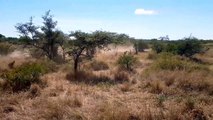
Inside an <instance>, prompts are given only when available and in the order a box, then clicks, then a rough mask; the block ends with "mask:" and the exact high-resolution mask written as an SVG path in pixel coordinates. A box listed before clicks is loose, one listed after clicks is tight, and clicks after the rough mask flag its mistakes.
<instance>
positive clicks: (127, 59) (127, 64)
mask: <svg viewBox="0 0 213 120" xmlns="http://www.w3.org/2000/svg"><path fill="white" fill-rule="evenodd" d="M137 61H138V60H137V58H136V57H134V55H132V54H130V53H127V52H125V53H124V54H123V55H121V56H120V57H119V59H118V60H117V64H118V65H120V67H123V68H125V69H127V70H132V67H133V66H134V65H135V64H136V63H137Z"/></svg>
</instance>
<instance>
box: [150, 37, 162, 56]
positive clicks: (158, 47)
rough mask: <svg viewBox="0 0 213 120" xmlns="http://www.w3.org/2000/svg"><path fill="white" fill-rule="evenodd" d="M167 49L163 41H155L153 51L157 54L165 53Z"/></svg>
mask: <svg viewBox="0 0 213 120" xmlns="http://www.w3.org/2000/svg"><path fill="white" fill-rule="evenodd" d="M164 49H165V44H164V43H163V42H162V41H156V40H155V41H153V42H152V50H153V51H155V52H156V53H157V54H158V53H161V52H163V51H164Z"/></svg>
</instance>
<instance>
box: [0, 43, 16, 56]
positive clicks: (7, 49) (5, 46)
mask: <svg viewBox="0 0 213 120" xmlns="http://www.w3.org/2000/svg"><path fill="white" fill-rule="evenodd" d="M13 51H14V48H13V47H12V45H11V44H9V43H0V55H7V54H9V53H11V52H13Z"/></svg>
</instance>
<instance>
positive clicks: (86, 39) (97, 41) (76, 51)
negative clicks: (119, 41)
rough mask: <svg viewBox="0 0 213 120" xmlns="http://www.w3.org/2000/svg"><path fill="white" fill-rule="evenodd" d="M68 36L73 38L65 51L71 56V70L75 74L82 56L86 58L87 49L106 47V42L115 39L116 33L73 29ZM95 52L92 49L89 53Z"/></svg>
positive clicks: (108, 42)
mask: <svg viewBox="0 0 213 120" xmlns="http://www.w3.org/2000/svg"><path fill="white" fill-rule="evenodd" d="M70 36H71V37H72V38H75V39H72V40H70V41H69V45H70V49H69V50H68V52H67V53H68V54H69V55H70V56H72V58H73V62H74V66H73V70H74V73H75V74H76V73H77V71H78V65H79V63H80V60H81V59H83V58H88V55H87V51H90V50H94V49H96V48H99V49H104V48H106V46H107V45H108V44H110V43H112V42H113V41H115V39H116V38H117V36H118V35H117V34H115V33H110V32H104V31H95V32H93V33H91V34H89V33H84V32H81V31H75V32H72V33H71V34H70ZM95 52H96V51H93V52H91V54H93V55H94V54H95ZM90 57H91V56H90Z"/></svg>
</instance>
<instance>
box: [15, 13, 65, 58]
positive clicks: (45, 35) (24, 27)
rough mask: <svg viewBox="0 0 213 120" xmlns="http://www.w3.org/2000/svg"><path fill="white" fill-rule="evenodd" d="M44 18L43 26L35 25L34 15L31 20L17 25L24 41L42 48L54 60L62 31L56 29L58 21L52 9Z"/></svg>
mask: <svg viewBox="0 0 213 120" xmlns="http://www.w3.org/2000/svg"><path fill="white" fill-rule="evenodd" d="M42 19H43V26H41V27H38V26H36V25H34V23H33V18H32V17H31V18H30V21H29V22H27V23H24V24H22V23H19V24H17V26H15V27H16V29H17V30H18V32H19V33H20V34H21V39H22V41H23V42H24V43H27V44H28V45H31V46H34V47H36V48H38V49H41V50H42V51H43V52H44V53H45V55H46V56H47V57H48V58H49V59H51V60H53V59H54V58H55V57H56V56H57V50H58V46H59V45H60V42H59V40H58V38H59V36H60V34H61V32H60V31H58V30H57V29H56V25H57V21H54V20H53V16H52V15H50V11H47V12H46V13H45V15H44V16H43V17H42Z"/></svg>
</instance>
